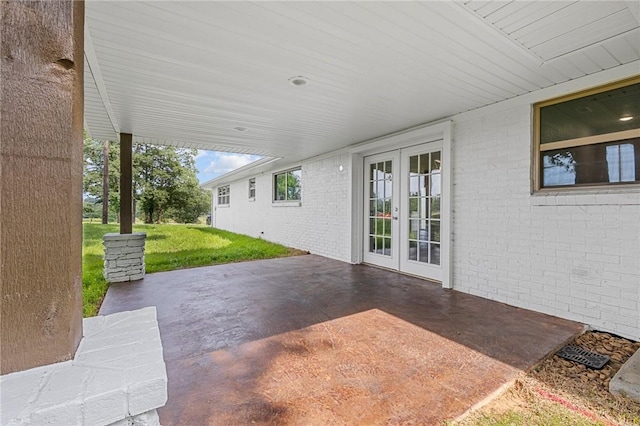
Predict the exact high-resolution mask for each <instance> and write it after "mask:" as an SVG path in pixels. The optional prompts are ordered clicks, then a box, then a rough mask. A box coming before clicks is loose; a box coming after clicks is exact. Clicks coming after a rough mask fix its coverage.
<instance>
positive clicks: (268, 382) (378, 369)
mask: <svg viewBox="0 0 640 426" xmlns="http://www.w3.org/2000/svg"><path fill="white" fill-rule="evenodd" d="M145 306H156V307H157V311H158V322H159V326H160V333H161V337H162V341H163V345H164V357H165V361H166V363H167V372H168V376H169V385H168V387H169V401H168V403H167V405H166V406H165V407H164V408H162V409H160V410H159V414H160V420H161V423H162V424H163V425H164V426H170V425H179V424H180V425H206V424H212V425H213V424H224V425H230V424H304V425H310V424H442V422H443V421H444V420H446V419H452V418H455V417H458V416H460V415H461V414H463V413H464V412H465V411H466V410H468V409H469V408H470V407H472V406H473V405H475V404H477V403H479V402H480V401H482V400H484V399H486V398H487V397H488V396H490V395H491V394H492V393H494V392H495V391H497V390H498V389H499V388H500V387H501V386H503V385H504V384H507V383H509V382H510V381H512V380H513V379H514V378H515V377H516V376H517V375H518V374H519V372H521V371H522V370H525V369H527V368H529V367H531V366H532V365H533V364H535V363H536V362H537V361H538V360H540V359H541V358H543V357H544V356H545V355H546V354H548V353H549V352H551V351H553V350H554V349H556V348H558V347H559V346H561V345H563V344H564V343H565V342H566V341H567V340H568V339H570V338H571V337H573V336H574V335H576V334H577V333H579V332H580V331H581V330H582V325H581V324H578V323H575V322H571V321H567V320H563V319H559V318H555V317H551V316H548V315H544V314H540V313H536V312H532V311H527V310H524V309H518V308H514V307H510V306H506V305H503V304H501V303H497V302H492V301H489V300H486V299H482V298H479V297H475V296H471V295H468V294H463V293H459V292H456V291H451V290H443V289H442V288H441V287H440V286H439V285H438V284H435V283H431V282H429V281H425V280H421V279H418V278H414V277H410V276H405V275H402V274H398V273H394V272H390V271H386V270H382V269H378V268H374V267H370V266H366V265H350V264H347V263H343V262H339V261H335V260H330V259H327V258H323V257H320V256H314V255H307V256H297V257H290V258H281V259H272V260H262V261H254V262H245V263H235V264H228V265H220V266H212V267H204V268H195V269H186V270H180V271H172V272H164V273H158V274H151V275H147V276H146V278H145V279H144V280H142V281H138V282H133V283H124V284H117V285H112V286H111V287H110V288H109V291H108V293H107V296H106V298H105V300H104V303H103V305H102V308H101V310H100V314H101V315H106V314H109V313H113V312H120V311H125V310H133V309H139V308H142V307H145Z"/></svg>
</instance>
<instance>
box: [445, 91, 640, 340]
mask: <svg viewBox="0 0 640 426" xmlns="http://www.w3.org/2000/svg"><path fill="white" fill-rule="evenodd" d="M530 117H531V106H530V104H529V103H523V104H522V105H518V106H514V107H513V108H511V109H510V110H509V111H504V110H503V111H496V112H494V113H491V114H485V115H478V114H473V116H472V117H471V118H469V119H465V116H464V115H461V116H459V117H458V118H457V119H456V118H454V121H455V129H454V142H453V158H454V160H453V164H454V170H453V185H454V193H453V205H454V210H455V211H454V215H453V239H454V241H453V279H454V287H455V288H456V289H457V290H460V291H464V292H468V293H471V294H476V295H478V296H482V297H486V298H489V299H492V300H497V301H500V302H504V303H507V304H509V305H514V306H519V307H523V308H527V309H533V310H536V311H541V312H545V313H549V314H552V315H557V316H560V317H564V318H569V319H572V320H576V321H580V322H584V323H587V324H589V325H591V326H592V327H593V328H596V329H602V330H607V331H611V332H614V333H617V334H620V335H622V336H626V337H631V338H634V339H638V338H640V314H639V313H638V310H639V309H640V306H639V301H640V293H639V288H640V192H638V191H637V190H636V191H635V192H634V191H632V190H626V191H625V190H623V191H622V192H620V191H588V192H580V193H575V192H574V193H569V192H564V193H557V194H548V195H537V194H536V195H531V194H530V191H531V182H530V164H531V133H532V132H531V127H530V126H531V125H530V123H531V119H530Z"/></svg>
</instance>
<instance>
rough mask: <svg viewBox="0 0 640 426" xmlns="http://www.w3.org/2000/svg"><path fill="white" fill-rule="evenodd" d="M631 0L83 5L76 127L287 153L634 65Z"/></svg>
mask: <svg viewBox="0 0 640 426" xmlns="http://www.w3.org/2000/svg"><path fill="white" fill-rule="evenodd" d="M637 4H638V3H637V2H616V1H608V2H591V1H582V2H573V1H570V2H563V1H556V2H528V1H512V2H508V1H471V2H456V3H454V2H442V1H441V2H256V3H250V2H203V1H196V2H187V1H160V2H146V1H145V2H142V1H87V2H86V26H87V34H86V37H85V53H86V58H87V62H88V66H86V67H85V69H86V78H85V123H86V126H87V128H88V130H89V132H90V133H91V134H92V136H93V137H94V138H96V139H115V138H117V136H116V135H117V133H118V132H125V133H132V134H133V135H134V140H136V141H145V142H150V143H160V144H171V145H177V146H183V147H193V148H200V149H209V150H219V151H231V152H238V153H251V154H258V155H263V156H269V157H284V158H286V159H290V160H291V161H294V160H298V159H302V158H306V157H311V156H313V155H317V154H321V153H324V152H328V151H331V150H334V149H338V148H342V147H344V146H347V145H351V144H354V143H358V142H362V141H365V140H368V139H371V138H374V137H378V136H382V135H385V134H389V133H392V132H394V131H398V130H401V129H405V128H408V127H411V126H415V125H418V124H421V123H426V122H429V121H433V120H436V119H439V118H443V117H447V116H450V115H453V114H456V113H459V112H463V111H468V110H471V109H475V108H478V107H482V106H485V105H489V104H492V103H495V102H499V101H502V100H505V99H508V98H512V97H515V96H518V95H521V94H525V93H527V92H531V91H535V90H538V89H541V88H544V87H549V86H552V85H554V84H557V83H561V82H565V81H568V80H572V79H575V78H578V77H581V76H584V75H587V74H592V73H596V72H598V71H602V70H604V69H608V68H613V67H616V66H619V65H621V64H625V63H629V62H633V61H637V60H639V59H640V21H639V18H638V7H637ZM298 75H302V76H306V77H308V78H309V80H310V83H309V85H308V86H306V87H294V86H292V85H291V84H289V83H288V79H289V78H290V77H292V76H298ZM235 127H246V128H248V129H249V130H248V131H246V132H238V131H236V130H234V128H235Z"/></svg>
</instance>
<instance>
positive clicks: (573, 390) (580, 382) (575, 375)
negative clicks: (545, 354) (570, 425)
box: [529, 331, 640, 424]
mask: <svg viewBox="0 0 640 426" xmlns="http://www.w3.org/2000/svg"><path fill="white" fill-rule="evenodd" d="M572 344H573V345H575V346H579V347H581V348H583V349H586V350H588V351H592V352H597V353H599V354H602V355H608V356H610V357H611V360H610V361H609V363H607V364H606V365H605V366H604V367H603V368H602V369H601V370H594V369H590V368H588V367H585V366H584V365H582V364H579V363H577V362H573V361H568V360H565V359H562V358H560V357H559V356H557V355H554V356H552V357H550V358H548V359H546V360H544V361H542V362H541V363H540V364H538V365H537V366H536V367H535V368H534V369H533V370H532V371H531V372H530V373H529V376H530V377H532V378H534V379H536V380H538V381H540V382H542V383H544V384H545V385H547V386H548V387H549V388H550V389H551V390H552V391H558V392H559V393H561V394H563V395H564V396H566V397H567V398H569V399H571V400H573V399H576V400H577V402H579V403H581V404H580V405H584V406H586V407H587V408H588V409H589V410H591V411H593V412H594V413H596V414H598V415H600V416H602V417H604V419H606V420H609V421H614V422H615V423H622V424H625V423H628V424H639V423H638V422H640V404H639V403H637V402H635V401H632V400H630V399H628V398H621V397H617V396H614V395H612V394H611V393H610V392H609V382H610V381H611V379H612V378H613V376H614V375H615V374H616V373H617V372H618V370H619V369H620V367H622V365H623V364H624V363H625V362H626V361H627V360H628V359H629V358H630V357H631V355H633V354H634V353H635V352H636V351H637V350H638V349H640V342H633V341H631V340H628V339H625V338H623V337H619V336H615V335H612V334H609V333H602V332H597V331H588V332H586V333H584V334H582V335H581V336H578V337H577V338H576V339H575V341H574V342H573V343H572Z"/></svg>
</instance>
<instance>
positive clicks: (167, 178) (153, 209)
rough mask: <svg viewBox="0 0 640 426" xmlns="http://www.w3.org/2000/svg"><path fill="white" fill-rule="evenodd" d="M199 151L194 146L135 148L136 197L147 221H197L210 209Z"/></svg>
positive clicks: (146, 145)
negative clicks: (198, 163)
mask: <svg viewBox="0 0 640 426" xmlns="http://www.w3.org/2000/svg"><path fill="white" fill-rule="evenodd" d="M196 154H197V151H196V150H194V149H179V148H174V147H170V146H155V145H149V144H139V145H136V146H135V147H134V155H133V163H134V175H135V187H136V199H137V200H138V202H139V208H140V210H141V212H142V215H143V218H144V221H145V223H154V222H156V223H157V222H162V221H163V220H165V219H174V220H175V221H177V222H183V223H184V222H195V221H196V220H197V218H198V216H200V215H202V214H204V213H206V212H207V211H209V206H210V205H211V204H210V201H209V198H208V195H207V194H206V192H205V191H204V190H202V189H201V188H200V187H199V185H198V179H197V177H196V174H197V169H196V167H195V155H196Z"/></svg>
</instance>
